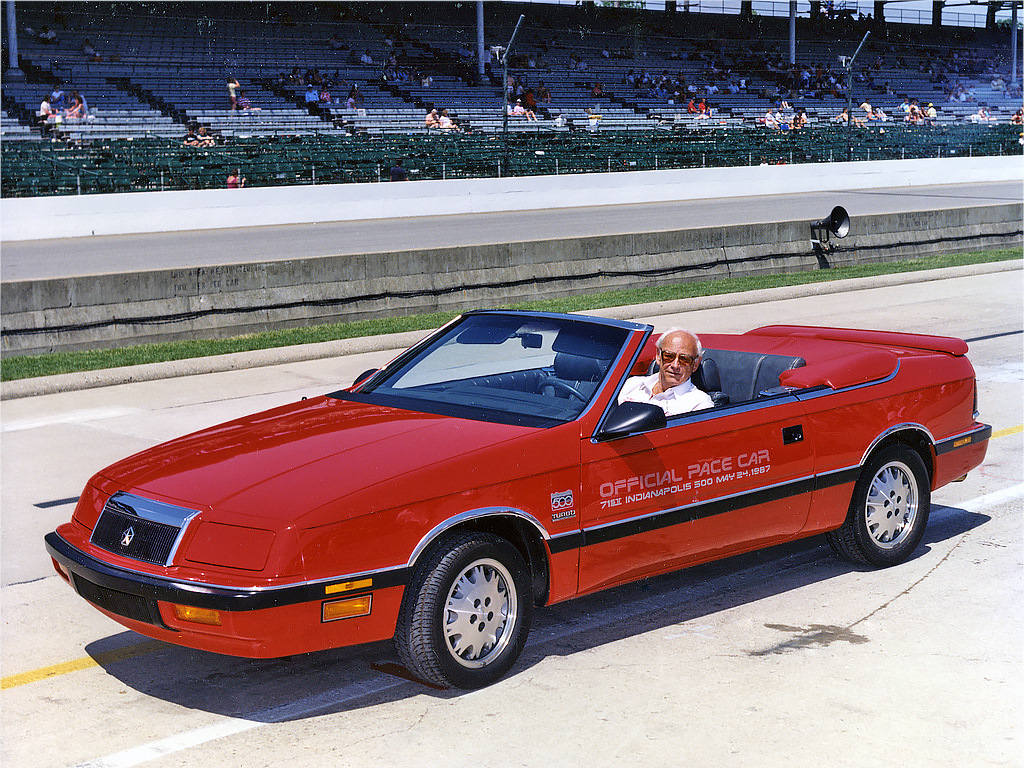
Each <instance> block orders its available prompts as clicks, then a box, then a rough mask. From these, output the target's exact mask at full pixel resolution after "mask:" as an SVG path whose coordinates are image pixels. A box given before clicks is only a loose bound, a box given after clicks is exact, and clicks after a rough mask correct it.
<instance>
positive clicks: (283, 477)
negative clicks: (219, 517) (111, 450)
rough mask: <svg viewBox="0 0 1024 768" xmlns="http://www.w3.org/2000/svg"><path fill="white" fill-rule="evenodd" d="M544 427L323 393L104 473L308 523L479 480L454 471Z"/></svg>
mask: <svg viewBox="0 0 1024 768" xmlns="http://www.w3.org/2000/svg"><path fill="white" fill-rule="evenodd" d="M539 431H541V430H538V429H537V428H530V427H522V426H510V425H503V424H493V423H488V422H479V421H470V420H467V419H460V418H453V417H450V416H439V415H433V414H426V413H418V412H412V411H405V410H399V409H395V408H389V407H385V406H380V405H370V404H366V403H357V402H351V401H345V400H339V399H335V398H329V397H320V398H315V399H310V400H307V401H303V402H300V403H295V404H293V405H289V406H285V407H282V408H277V409H274V410H270V411H266V412H263V413H259V414H255V415H253V416H248V417H245V418H242V419H238V420H236V421H231V422H227V423H225V424H221V425H218V426H215V427H211V428H209V429H205V430H202V431H200V432H196V433H193V434H191V435H187V436H185V437H181V438H178V439H176V440H172V441H170V442H167V443H163V444H161V445H158V446H155V447H153V448H150V449H148V450H146V451H143V452H141V453H138V454H136V455H134V456H132V457H130V458H128V459H125V460H123V461H121V462H118V463H117V464H114V465H112V466H111V467H108V468H107V469H105V470H103V471H102V472H101V473H100V474H101V475H102V476H104V477H105V478H107V479H108V480H111V481H113V482H114V483H115V484H116V485H117V486H120V487H121V488H123V489H125V490H128V491H131V492H134V493H137V494H140V495H143V496H149V497H151V498H156V499H162V500H167V501H169V502H172V503H176V504H178V505H181V506H185V507H188V508H191V509H198V510H200V511H201V512H203V511H204V510H217V511H218V512H223V513H234V514H236V515H241V516H245V517H248V518H250V519H251V518H254V517H255V518H276V519H277V520H278V523H279V524H280V523H285V524H297V525H300V526H301V525H303V517H304V516H308V515H310V514H311V513H313V512H314V511H315V510H317V509H319V508H321V507H323V506H324V505H328V504H332V503H336V502H337V501H338V500H340V499H344V498H345V497H346V496H350V495H353V494H357V493H360V492H362V493H364V495H365V493H366V492H367V491H369V490H373V494H374V503H373V504H372V505H369V506H368V505H366V504H365V503H364V504H361V505H353V506H352V510H353V511H352V512H350V513H349V516H353V515H354V514H356V513H357V512H356V511H355V510H358V511H372V509H373V508H376V509H381V508H384V507H386V506H393V505H395V504H401V503H410V502H411V501H415V500H418V499H423V498H429V497H430V496H432V495H441V494H444V493H452V492H456V491H458V490H464V489H465V488H467V487H474V486H479V485H480V484H481V480H480V478H481V477H482V474H481V473H475V474H474V473H473V472H472V471H471V470H470V471H467V470H466V468H465V467H464V466H462V467H460V471H459V472H457V473H455V472H453V473H448V474H446V472H445V470H446V469H447V468H448V467H450V466H451V465H452V464H453V463H459V464H462V465H464V464H465V462H464V461H463V462H458V459H459V457H466V456H473V457H474V460H475V461H480V462H483V463H484V464H486V461H487V459H486V457H487V455H488V454H489V453H491V452H492V451H494V450H495V446H497V445H500V444H502V443H505V442H507V441H509V440H514V439H517V438H520V437H525V436H528V435H531V434H536V433H538V432H539ZM518 471H521V467H512V466H509V467H505V472H507V473H514V472H518ZM498 474H499V475H500V470H499V473H498ZM487 477H488V481H489V482H494V481H495V480H498V479H500V477H496V476H495V474H494V473H493V472H490V471H488V473H487ZM204 516H205V515H204ZM275 527H276V526H275Z"/></svg>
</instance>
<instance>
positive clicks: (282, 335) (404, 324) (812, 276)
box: [0, 249, 1021, 381]
mask: <svg viewBox="0 0 1024 768" xmlns="http://www.w3.org/2000/svg"><path fill="white" fill-rule="evenodd" d="M1020 258H1021V252H1020V251H1016V250H1009V249H1007V250H995V251H981V252H974V253H962V254H951V255H946V256H927V257H924V258H921V259H913V260H909V261H899V262H893V263H886V264H868V265H863V266H855V267H839V268H835V269H826V270H814V271H813V272H798V273H794V274H782V275H763V276H756V277H736V278H728V279H721V280H705V281H701V282H692V283H690V282H688V283H679V284H676V285H664V286H656V287H649V288H636V289H631V290H623V291H608V292H605V293H592V294H583V295H579V296H570V297H566V298H561V299H544V300H541V301H531V302H526V303H523V304H511V305H507V307H505V308H508V309H536V310H542V311H545V312H578V311H584V310H588V309H598V308H603V307H616V306H623V305H627V304H645V303H648V302H655V301H670V300H673V299H685V298H693V297H697V296H712V295H718V294H723V293H739V292H742V291H753V290H757V289H760V288H777V287H780V286H786V285H804V284H807V283H820V282H826V281H831V280H847V279H851V278H857V277H870V276H874V275H887V274H894V273H897V272H914V271H920V270H928V269H939V268H941V267H955V266H962V265H965V264H981V263H986V262H994V261H1007V260H1010V259H1020ZM456 314H457V313H456V312H432V313H429V314H423V315H408V316H405V317H383V318H379V319H375V320H360V321H357V322H350V323H332V324H330V325H315V326H310V327H307V328H291V329H287V330H281V331H267V332H264V333H255V334H250V335H246V336H236V337H234V338H230V339H211V340H202V339H197V340H189V341H174V342H166V343H160V344H141V345H138V346H133V347H122V348H119V349H103V350H95V351H81V352H56V353H52V354H47V355H24V356H17V357H6V358H4V359H3V360H2V362H0V379H2V380H3V381H14V380H16V379H27V378H32V377H35V376H50V375H54V374H60V373H74V372H78V371H93V370H99V369H103V368H119V367H122V366H129V365H142V364H143V363H158V362H166V361H168V360H184V359H189V358H195V357H208V356H210V355H223V354H227V353H229V352H247V351H251V350H257V349H271V348H274V347H286V346H293V345H296V344H312V343H315V342H321V341H334V340H336V339H351V338H355V337H359V336H376V335H378V334H385V333H398V332H401V331H416V330H423V329H427V328H436V327H438V326H439V325H442V324H443V323H445V322H447V321H448V320H450V319H451V318H452V317H454V316H455V315H456Z"/></svg>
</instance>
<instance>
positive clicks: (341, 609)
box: [323, 595, 373, 621]
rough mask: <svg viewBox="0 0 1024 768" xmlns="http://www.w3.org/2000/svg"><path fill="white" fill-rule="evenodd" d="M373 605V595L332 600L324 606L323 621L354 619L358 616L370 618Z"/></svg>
mask: <svg viewBox="0 0 1024 768" xmlns="http://www.w3.org/2000/svg"><path fill="white" fill-rule="evenodd" d="M372 605H373V595H360V596H359V597H349V598H346V599H344V600H330V601H327V602H325V603H324V605H323V620H324V621H337V620H338V619H352V618H355V617H356V616H369V615H370V607H371V606H372Z"/></svg>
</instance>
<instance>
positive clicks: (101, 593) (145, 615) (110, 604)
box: [73, 574, 163, 626]
mask: <svg viewBox="0 0 1024 768" xmlns="http://www.w3.org/2000/svg"><path fill="white" fill-rule="evenodd" d="M73 579H74V582H75V591H76V592H77V593H78V594H80V595H81V596H82V597H84V598H85V599H86V600H88V601H89V602H90V603H92V604H93V605H97V606H99V607H100V608H102V609H103V610H105V611H110V612H111V613H114V614H117V615H118V616H124V617H125V618H126V619H134V620H135V621H144V622H145V623H147V624H156V625H157V626H162V625H163V622H162V621H160V620H159V619H155V618H154V614H155V613H156V611H155V608H156V606H155V605H154V606H153V608H154V610H153V611H151V610H150V603H149V601H148V600H146V599H145V598H144V597H139V596H138V595H129V594H128V593H127V592H118V591H117V590H116V589H108V588H107V587H101V586H100V585H99V584H93V583H92V582H91V581H89V580H87V579H83V578H82V577H81V576H79V575H78V574H73ZM156 615H159V614H156Z"/></svg>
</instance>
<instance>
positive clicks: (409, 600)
mask: <svg viewBox="0 0 1024 768" xmlns="http://www.w3.org/2000/svg"><path fill="white" fill-rule="evenodd" d="M532 619H533V597H532V595H531V593H530V576H529V572H528V570H527V566H526V563H525V562H524V560H523V557H522V555H520V553H519V551H518V550H517V549H516V548H515V547H514V546H512V545H511V544H510V543H509V542H507V541H506V540H504V539H502V538H499V537H497V536H492V535H489V534H480V533H463V534H456V535H454V536H450V537H447V538H445V539H443V540H442V541H441V542H439V543H438V544H437V545H436V546H434V547H432V548H431V550H430V551H429V552H428V553H427V554H426V555H425V556H424V557H423V559H422V561H421V562H420V564H419V565H418V566H417V568H416V571H415V575H414V576H413V579H412V582H411V583H410V584H409V586H408V587H407V589H406V593H405V597H404V599H403V602H402V610H401V613H400V614H399V618H398V626H397V629H396V632H395V646H396V648H397V650H398V655H399V657H400V658H401V660H402V663H403V664H405V666H406V667H407V668H408V670H409V671H410V672H412V673H413V674H414V675H416V676H417V677H419V678H421V679H422V680H424V681H426V682H428V683H432V684H434V685H439V686H443V687H452V688H481V687H483V686H486V685H490V684H491V683H493V682H494V681H496V680H498V679H499V678H500V677H501V676H502V675H504V674H505V673H506V672H508V670H509V669H511V667H512V665H513V664H514V663H515V662H516V659H518V658H519V654H520V653H521V652H522V650H523V646H524V645H525V643H526V636H527V634H528V633H529V631H530V624H531V622H532Z"/></svg>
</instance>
